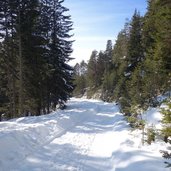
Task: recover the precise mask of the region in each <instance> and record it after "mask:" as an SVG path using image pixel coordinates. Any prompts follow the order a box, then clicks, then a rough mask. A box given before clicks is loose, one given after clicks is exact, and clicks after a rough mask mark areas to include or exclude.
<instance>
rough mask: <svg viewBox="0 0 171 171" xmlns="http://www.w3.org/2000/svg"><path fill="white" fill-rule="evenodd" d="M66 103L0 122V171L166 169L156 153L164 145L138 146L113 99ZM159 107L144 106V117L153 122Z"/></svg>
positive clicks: (135, 134) (137, 135) (138, 135)
mask: <svg viewBox="0 0 171 171" xmlns="http://www.w3.org/2000/svg"><path fill="white" fill-rule="evenodd" d="M67 106H68V107H67V109H66V110H58V111H55V112H53V113H51V114H49V115H44V116H39V117H23V118H19V119H13V120H10V121H6V122H5V121H4V122H0V171H136V170H137V169H138V171H144V170H146V171H168V170H169V168H165V164H164V161H166V160H164V159H163V158H162V157H161V153H160V152H159V150H161V149H165V148H167V145H166V144H165V143H164V142H162V141H157V142H155V143H153V144H152V145H151V146H149V145H145V146H142V143H141V136H142V135H141V131H140V130H136V131H132V130H131V128H130V127H129V125H128V124H127V122H126V121H125V119H124V117H123V115H122V114H121V113H120V112H119V108H118V106H117V105H116V104H115V103H104V102H102V101H98V100H86V99H76V98H72V99H71V100H70V101H69V102H68V104H67ZM158 112H159V111H156V109H149V111H148V112H147V113H148V114H147V116H146V119H147V120H150V121H151V123H152V122H153V121H154V123H155V124H156V123H157V124H158V119H159V116H158V115H159V114H158ZM152 113H153V116H150V114H152ZM167 161H169V160H167Z"/></svg>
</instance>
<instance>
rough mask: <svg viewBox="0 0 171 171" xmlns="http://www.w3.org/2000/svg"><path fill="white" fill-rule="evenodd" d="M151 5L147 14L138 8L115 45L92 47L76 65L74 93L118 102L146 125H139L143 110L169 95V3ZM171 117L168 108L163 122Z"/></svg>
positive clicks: (150, 2)
mask: <svg viewBox="0 0 171 171" xmlns="http://www.w3.org/2000/svg"><path fill="white" fill-rule="evenodd" d="M147 3H148V8H147V12H146V14H145V15H144V16H141V15H140V13H139V12H138V11H137V10H135V12H134V14H133V16H132V18H131V19H130V20H126V22H125V25H124V27H123V29H122V30H121V31H120V32H119V34H118V36H117V39H116V42H115V44H114V45H113V44H112V41H111V40H108V41H107V44H106V49H105V50H104V51H102V50H101V51H99V52H98V51H96V50H93V51H92V54H91V56H90V59H89V61H88V62H86V61H82V62H81V63H80V64H79V63H77V64H76V65H75V67H74V78H75V80H74V84H75V85H76V88H75V89H74V92H73V94H74V96H78V97H81V96H83V95H85V96H86V97H88V98H92V97H94V96H95V97H96V96H97V97H98V98H100V99H102V100H104V101H108V102H110V101H116V102H117V103H118V104H119V106H120V109H121V111H122V112H123V113H124V114H125V116H126V117H127V118H128V121H129V122H130V124H131V125H132V126H133V127H136V126H137V125H143V123H142V122H140V123H139V122H138V123H137V118H138V117H139V114H140V113H142V111H144V110H146V109H147V108H148V107H149V106H151V107H156V106H158V105H160V101H159V100H158V96H159V95H163V94H167V96H169V97H170V96H171V1H170V0H148V1H147ZM168 103H169V104H170V102H168ZM166 113H167V114H166ZM170 117H171V112H170V110H167V111H165V112H164V119H163V120H164V122H165V123H166V122H167V123H170ZM166 120H167V121H166ZM167 130H168V131H167ZM170 130H171V127H170V126H169V129H165V130H164V132H165V134H169V135H171V131H170ZM166 132H167V133H166ZM168 132H169V133H168ZM167 136H168V135H167Z"/></svg>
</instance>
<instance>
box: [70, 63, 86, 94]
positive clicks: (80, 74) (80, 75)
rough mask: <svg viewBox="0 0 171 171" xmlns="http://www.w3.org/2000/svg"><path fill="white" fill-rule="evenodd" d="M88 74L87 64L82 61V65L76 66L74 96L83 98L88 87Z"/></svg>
mask: <svg viewBox="0 0 171 171" xmlns="http://www.w3.org/2000/svg"><path fill="white" fill-rule="evenodd" d="M86 74H87V63H85V62H84V61H82V62H81V63H80V64H78V63H77V64H76V65H75V67H74V76H73V77H74V85H75V89H74V91H73V95H74V96H76V97H80V96H82V95H83V94H84V93H85V91H86V87H87V83H86Z"/></svg>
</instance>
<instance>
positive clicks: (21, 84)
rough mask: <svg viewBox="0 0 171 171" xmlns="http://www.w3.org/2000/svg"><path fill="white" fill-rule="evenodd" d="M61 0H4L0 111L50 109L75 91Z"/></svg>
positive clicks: (0, 34)
mask: <svg viewBox="0 0 171 171" xmlns="http://www.w3.org/2000/svg"><path fill="white" fill-rule="evenodd" d="M62 3H63V0H31V1H25V0H0V4H1V5H0V39H1V41H0V115H2V114H5V115H6V117H7V118H13V117H20V116H26V115H40V114H45V113H49V112H50V110H51V109H52V108H55V107H56V105H62V104H64V102H65V101H66V100H67V99H68V98H69V96H70V92H71V91H72V89H73V88H72V68H71V67H70V66H69V65H68V64H67V62H68V61H69V60H70V53H71V52H72V48H71V46H72V41H70V40H69V38H70V37H71V35H70V33H69V32H70V31H71V30H72V22H71V19H70V16H69V15H68V14H65V12H67V11H68V9H67V8H65V7H64V6H63V5H62Z"/></svg>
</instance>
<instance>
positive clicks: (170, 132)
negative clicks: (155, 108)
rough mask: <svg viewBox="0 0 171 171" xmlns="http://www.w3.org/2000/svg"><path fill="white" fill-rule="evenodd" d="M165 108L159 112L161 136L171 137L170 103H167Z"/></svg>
mask: <svg viewBox="0 0 171 171" xmlns="http://www.w3.org/2000/svg"><path fill="white" fill-rule="evenodd" d="M166 104H167V108H165V109H162V110H161V112H162V114H163V119H162V123H163V129H162V134H163V136H164V137H167V138H168V137H171V102H170V101H169V102H167V103H166Z"/></svg>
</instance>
